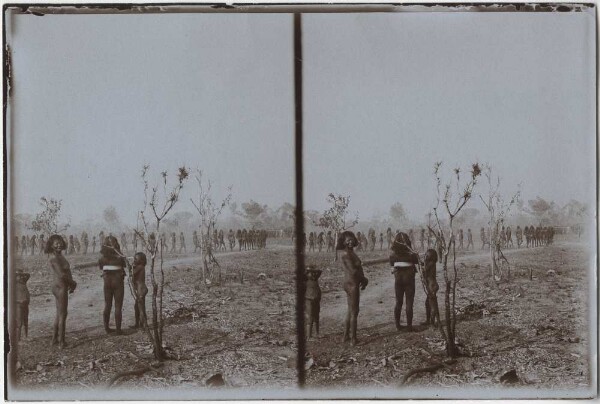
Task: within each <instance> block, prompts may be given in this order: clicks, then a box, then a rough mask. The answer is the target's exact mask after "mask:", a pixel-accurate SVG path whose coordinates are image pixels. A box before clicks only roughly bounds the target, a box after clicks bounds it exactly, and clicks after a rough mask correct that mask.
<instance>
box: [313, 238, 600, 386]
mask: <svg viewBox="0 0 600 404" xmlns="http://www.w3.org/2000/svg"><path fill="white" fill-rule="evenodd" d="M384 248H385V247H384ZM358 255H359V256H360V257H361V259H362V260H363V262H364V261H366V260H369V259H374V258H381V257H385V255H386V253H385V252H378V251H375V252H370V251H369V252H358ZM506 257H507V258H508V260H509V261H510V263H511V266H512V271H511V278H510V280H509V281H506V282H501V283H496V282H494V281H492V280H491V277H490V272H489V266H488V265H489V264H488V255H487V254H484V253H482V251H481V250H477V249H476V250H475V251H473V252H466V253H461V254H460V256H459V259H458V262H460V263H464V264H465V266H464V267H463V266H462V265H461V267H460V269H459V272H460V281H459V283H458V290H457V302H456V304H457V308H458V309H459V322H458V324H457V335H458V340H459V344H460V348H461V351H462V356H461V357H459V358H458V359H457V360H456V361H455V362H454V363H452V364H444V366H443V367H442V368H440V369H438V370H437V371H436V372H434V373H421V374H417V375H414V376H412V377H411V378H410V379H409V380H408V381H407V383H408V384H410V385H411V386H419V387H423V386H425V387H434V388H437V389H439V388H440V387H442V388H443V387H446V388H449V389H452V388H453V387H454V388H456V387H460V386H465V385H468V386H477V387H488V386H489V387H494V386H496V387H497V386H500V385H501V383H502V382H501V381H500V378H501V377H502V376H503V375H504V374H506V373H507V372H509V371H511V370H515V371H516V376H517V378H513V379H512V382H513V383H512V385H513V386H519V387H523V386H527V387H533V388H544V389H547V388H551V389H581V388H584V387H588V386H590V383H591V377H592V375H591V369H590V366H591V363H590V358H591V356H590V348H591V343H592V344H594V343H595V341H594V340H591V341H590V339H591V338H590V335H589V334H590V327H589V318H590V317H589V313H588V301H589V296H588V295H589V294H590V293H591V291H594V293H596V292H595V287H594V286H591V289H590V285H592V283H593V282H594V281H593V278H591V277H588V273H587V271H588V269H589V268H590V266H592V265H593V263H592V262H591V259H593V257H592V255H591V251H590V250H589V249H588V247H587V246H586V245H585V244H583V243H579V242H578V240H574V239H569V240H567V239H562V240H561V239H560V238H558V240H556V241H555V244H554V245H551V246H545V247H537V248H531V249H524V248H521V249H519V250H517V249H510V250H508V251H507V252H506ZM307 263H316V264H317V265H318V266H319V267H323V268H328V269H325V271H324V273H323V275H322V276H321V279H320V284H321V288H322V291H323V298H322V303H321V338H320V339H318V340H316V339H315V340H311V341H309V342H308V346H307V358H306V362H305V363H306V364H305V368H307V369H308V370H307V385H308V386H312V387H322V386H326V387H327V388H343V389H346V388H352V387H361V386H363V387H367V386H370V387H381V386H392V387H400V386H401V380H402V377H403V376H404V375H405V374H406V373H407V372H408V371H409V370H411V369H414V368H419V367H425V366H429V365H431V364H436V363H440V362H441V361H443V360H444V359H445V352H444V342H443V340H442V338H441V336H440V334H439V332H438V331H437V330H435V329H433V328H426V327H425V326H418V325H419V324H420V323H421V322H422V321H424V317H425V307H424V296H425V293H424V291H423V288H422V287H421V285H420V283H419V280H418V278H417V291H416V297H415V305H414V318H413V325H415V324H416V325H417V327H416V330H414V331H413V332H410V333H409V332H407V331H406V330H405V329H404V330H401V331H399V332H398V331H397V330H396V328H395V325H394V321H393V310H394V304H395V297H394V287H393V279H394V278H393V275H391V273H390V269H389V267H388V265H387V264H380V265H375V266H371V267H367V268H365V273H366V276H367V277H368V278H369V285H368V286H367V288H366V289H365V290H364V291H363V292H362V294H361V302H360V314H359V318H358V328H359V329H358V339H359V344H358V345H357V346H356V347H351V346H350V345H349V344H345V343H343V342H342V333H343V329H344V323H343V322H344V316H345V313H346V307H347V306H346V296H345V294H344V292H343V290H342V289H341V287H340V283H341V279H342V270H341V269H340V268H339V267H338V266H336V265H337V264H336V265H333V264H332V263H331V260H330V259H329V258H328V257H326V256H325V255H323V254H320V255H319V254H318V253H317V254H311V255H309V256H308V258H307ZM530 269H531V270H532V274H533V280H529V270H530ZM441 280H443V275H442V268H441V265H439V264H438V281H440V292H439V293H438V301H439V302H440V310H443V292H442V290H441V289H442V282H441ZM442 316H443V311H442ZM405 324H406V317H405V312H404V308H403V313H402V325H405ZM342 391H343V390H342Z"/></svg>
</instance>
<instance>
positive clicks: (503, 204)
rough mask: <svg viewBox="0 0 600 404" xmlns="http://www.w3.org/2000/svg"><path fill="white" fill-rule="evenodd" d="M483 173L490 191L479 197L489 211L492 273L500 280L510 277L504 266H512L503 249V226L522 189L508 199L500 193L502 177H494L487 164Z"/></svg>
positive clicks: (495, 278) (494, 277)
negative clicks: (501, 235)
mask: <svg viewBox="0 0 600 404" xmlns="http://www.w3.org/2000/svg"><path fill="white" fill-rule="evenodd" d="M483 175H484V176H485V178H486V179H487V183H488V191H487V194H486V195H481V194H480V195H479V198H480V199H481V201H482V202H483V204H484V205H485V207H486V209H487V211H488V232H489V234H490V247H489V248H490V271H491V273H490V275H491V276H492V278H493V279H494V280H495V281H496V282H499V281H501V280H503V279H504V278H509V277H510V270H506V271H503V270H501V269H502V268H504V267H506V268H510V263H509V261H508V259H506V257H505V256H504V253H503V252H502V249H503V248H504V246H503V245H502V238H501V237H500V233H501V227H502V226H504V224H505V223H506V219H507V218H508V216H509V214H510V211H511V209H512V208H513V206H515V205H517V204H518V203H519V200H520V198H521V190H520V189H518V190H517V191H516V192H515V193H514V194H513V195H512V196H511V198H510V199H509V200H508V201H506V200H505V199H504V198H503V197H502V194H501V193H500V177H498V176H496V177H495V178H494V175H493V172H492V167H491V166H490V165H485V166H484V168H483Z"/></svg>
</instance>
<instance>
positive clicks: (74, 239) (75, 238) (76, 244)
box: [73, 235, 81, 254]
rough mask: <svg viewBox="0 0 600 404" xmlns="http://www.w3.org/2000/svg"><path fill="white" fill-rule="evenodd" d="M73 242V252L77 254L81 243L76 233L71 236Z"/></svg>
mask: <svg viewBox="0 0 600 404" xmlns="http://www.w3.org/2000/svg"><path fill="white" fill-rule="evenodd" d="M73 244H75V252H76V253H77V254H79V252H80V251H81V243H80V242H79V239H78V238H77V236H76V235H75V236H73Z"/></svg>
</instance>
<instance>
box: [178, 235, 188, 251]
mask: <svg viewBox="0 0 600 404" xmlns="http://www.w3.org/2000/svg"><path fill="white" fill-rule="evenodd" d="M181 250H183V252H187V251H186V249H185V236H184V235H183V232H179V252H180V253H181Z"/></svg>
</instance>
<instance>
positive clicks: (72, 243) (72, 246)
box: [69, 234, 75, 255]
mask: <svg viewBox="0 0 600 404" xmlns="http://www.w3.org/2000/svg"><path fill="white" fill-rule="evenodd" d="M73 254H75V240H73V235H72V234H71V235H69V255H73Z"/></svg>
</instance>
